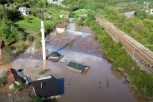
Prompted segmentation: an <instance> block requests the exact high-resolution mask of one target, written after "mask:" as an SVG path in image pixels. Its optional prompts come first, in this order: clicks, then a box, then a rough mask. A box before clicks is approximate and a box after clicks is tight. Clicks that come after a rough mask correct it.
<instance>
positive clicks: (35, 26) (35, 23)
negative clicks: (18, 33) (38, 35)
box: [15, 17, 55, 32]
mask: <svg viewBox="0 0 153 102" xmlns="http://www.w3.org/2000/svg"><path fill="white" fill-rule="evenodd" d="M40 23H41V20H40V19H39V18H37V17H33V19H32V20H31V23H29V22H28V21H27V20H26V19H25V17H23V19H22V20H19V21H17V22H16V23H15V24H17V25H18V26H19V27H21V28H23V29H24V30H27V31H31V32H39V31H40ZM52 24H55V21H52V20H45V21H44V25H52Z"/></svg>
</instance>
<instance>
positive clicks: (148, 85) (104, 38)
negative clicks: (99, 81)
mask: <svg viewBox="0 0 153 102" xmlns="http://www.w3.org/2000/svg"><path fill="white" fill-rule="evenodd" d="M92 22H94V25H95V26H96V27H95V28H94V27H93V28H92V29H93V30H94V32H95V38H96V39H97V41H98V42H99V43H100V44H101V45H102V50H103V51H104V52H105V53H106V56H107V59H110V60H111V61H113V63H112V68H113V69H118V70H121V71H122V72H123V74H124V75H125V76H127V80H129V81H130V85H131V86H132V87H134V88H135V89H136V91H137V92H139V94H141V95H144V96H146V97H147V98H148V97H149V98H150V97H152V96H153V84H152V83H153V75H152V74H148V73H146V72H145V71H143V70H141V69H140V67H139V66H138V65H137V64H136V62H135V61H134V60H133V59H132V58H131V57H130V56H129V55H128V54H127V52H126V50H125V48H123V47H122V44H121V43H120V42H118V43H115V42H114V41H113V40H112V38H111V37H110V35H109V34H107V32H106V31H105V29H104V28H103V27H101V26H100V25H99V24H98V23H97V22H95V20H93V21H92ZM89 26H90V24H89ZM91 27H92V26H91Z"/></svg>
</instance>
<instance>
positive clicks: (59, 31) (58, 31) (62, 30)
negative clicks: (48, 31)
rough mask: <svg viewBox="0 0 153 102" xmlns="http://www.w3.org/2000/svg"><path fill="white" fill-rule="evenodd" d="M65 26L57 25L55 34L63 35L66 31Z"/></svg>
mask: <svg viewBox="0 0 153 102" xmlns="http://www.w3.org/2000/svg"><path fill="white" fill-rule="evenodd" d="M66 27H67V25H66V24H57V25H56V31H57V33H64V32H65V31H66Z"/></svg>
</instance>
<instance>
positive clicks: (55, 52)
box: [50, 51, 61, 57]
mask: <svg viewBox="0 0 153 102" xmlns="http://www.w3.org/2000/svg"><path fill="white" fill-rule="evenodd" d="M50 56H51V57H60V56H61V54H59V53H58V52H57V51H53V52H51V54H50Z"/></svg>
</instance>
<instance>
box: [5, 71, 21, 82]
mask: <svg viewBox="0 0 153 102" xmlns="http://www.w3.org/2000/svg"><path fill="white" fill-rule="evenodd" d="M6 74H7V82H8V84H12V83H13V82H15V81H19V80H20V77H19V76H18V74H17V72H16V70H15V69H13V68H9V69H8V70H7V71H6Z"/></svg>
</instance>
